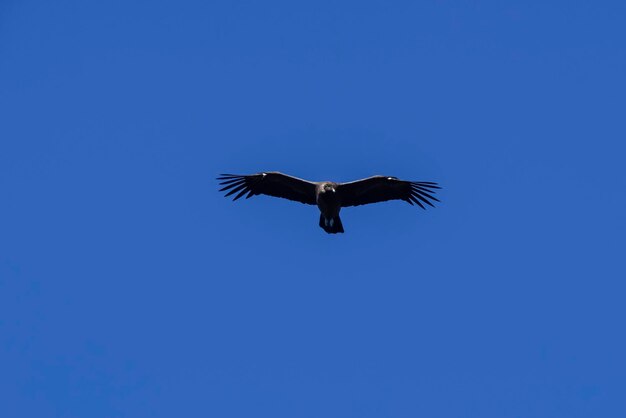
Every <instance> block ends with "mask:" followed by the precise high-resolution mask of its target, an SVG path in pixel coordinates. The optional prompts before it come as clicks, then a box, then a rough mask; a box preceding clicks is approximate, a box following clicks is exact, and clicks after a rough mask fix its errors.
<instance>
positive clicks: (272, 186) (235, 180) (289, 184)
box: [217, 171, 315, 205]
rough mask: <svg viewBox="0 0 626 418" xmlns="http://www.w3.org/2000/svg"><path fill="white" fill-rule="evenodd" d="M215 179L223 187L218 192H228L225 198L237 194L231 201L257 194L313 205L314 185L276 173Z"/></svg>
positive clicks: (227, 176) (224, 176)
mask: <svg viewBox="0 0 626 418" xmlns="http://www.w3.org/2000/svg"><path fill="white" fill-rule="evenodd" d="M217 179H218V180H220V185H221V186H224V187H222V188H221V189H220V192H223V191H227V190H228V193H226V196H230V195H232V194H234V193H237V192H238V194H237V195H236V196H235V198H234V199H233V200H237V199H239V198H240V197H242V196H243V195H244V194H246V193H247V194H248V195H247V196H246V199H248V198H250V197H251V196H254V195H257V194H265V195H268V196H274V197H282V198H284V199H289V200H295V201H296V202H302V203H307V204H309V205H314V204H315V183H313V182H310V181H307V180H302V179H299V178H297V177H291V176H288V175H286V174H283V173H279V172H276V171H274V172H266V173H258V174H251V175H247V176H245V175H244V176H242V175H237V174H221V175H220V177H218V178H217Z"/></svg>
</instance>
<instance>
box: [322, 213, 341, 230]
mask: <svg viewBox="0 0 626 418" xmlns="http://www.w3.org/2000/svg"><path fill="white" fill-rule="evenodd" d="M320 227H321V228H322V229H323V230H324V231H326V232H328V233H329V234H337V233H343V225H342V224H341V218H339V216H335V217H334V218H329V219H326V217H324V215H323V214H321V213H320Z"/></svg>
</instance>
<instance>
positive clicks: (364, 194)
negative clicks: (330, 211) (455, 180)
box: [336, 176, 441, 209]
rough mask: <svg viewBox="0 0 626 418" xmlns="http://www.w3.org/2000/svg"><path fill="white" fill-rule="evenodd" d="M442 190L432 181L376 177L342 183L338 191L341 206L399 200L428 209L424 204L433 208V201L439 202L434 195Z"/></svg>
mask: <svg viewBox="0 0 626 418" xmlns="http://www.w3.org/2000/svg"><path fill="white" fill-rule="evenodd" d="M440 188H441V187H439V186H438V185H437V183H433V182H430V181H404V180H399V179H397V178H395V177H386V176H374V177H368V178H366V179H362V180H357V181H352V182H350V183H341V184H339V186H338V187H337V188H336V190H337V194H338V197H339V199H340V201H341V206H359V205H366V204H368V203H377V202H384V201H386V200H394V199H399V200H404V201H407V202H409V203H410V204H411V205H412V204H413V203H417V204H418V205H419V206H420V207H421V208H422V209H426V207H425V206H424V205H423V203H426V204H427V205H430V206H433V204H432V203H431V201H433V200H434V201H436V202H439V200H438V199H437V198H436V197H434V196H433V194H434V193H435V189H440ZM433 207H434V206H433Z"/></svg>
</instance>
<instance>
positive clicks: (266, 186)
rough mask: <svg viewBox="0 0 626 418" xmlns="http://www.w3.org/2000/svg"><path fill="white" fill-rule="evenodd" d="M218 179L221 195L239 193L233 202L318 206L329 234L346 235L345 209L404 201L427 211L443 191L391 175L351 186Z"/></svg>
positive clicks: (273, 175)
mask: <svg viewBox="0 0 626 418" xmlns="http://www.w3.org/2000/svg"><path fill="white" fill-rule="evenodd" d="M217 180H219V181H220V185H221V186H223V187H222V188H221V189H220V192H224V191H227V192H228V193H226V195H225V196H231V195H233V194H235V193H237V195H235V197H234V199H233V200H237V199H239V198H240V197H242V196H243V195H246V199H249V198H250V197H252V196H255V195H259V194H264V195H268V196H274V197H282V198H283V199H289V200H294V201H296V202H300V203H306V204H307V205H317V207H318V208H319V210H320V221H319V225H320V227H321V228H322V229H323V230H324V231H326V232H327V233H329V234H336V233H342V232H343V225H342V223H341V218H339V211H340V210H341V208H345V207H349V206H359V205H367V204H369V203H378V202H384V201H387V200H404V201H405V202H408V203H410V204H411V205H413V204H417V205H418V206H420V207H421V208H422V209H426V207H425V206H424V204H426V205H429V206H432V207H434V205H433V204H432V203H431V202H432V201H433V200H434V201H436V202H439V200H438V199H437V198H436V197H434V196H433V194H434V193H435V189H440V187H439V186H438V185H437V183H433V182H430V181H405V180H400V179H398V178H396V177H389V176H373V177H368V178H365V179H361V180H356V181H351V182H349V183H335V182H332V181H319V182H313V181H308V180H303V179H299V178H297V177H292V176H288V175H286V174H283V173H279V172H277V171H268V172H263V173H257V174H250V175H238V174H220V177H218V178H217Z"/></svg>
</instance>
